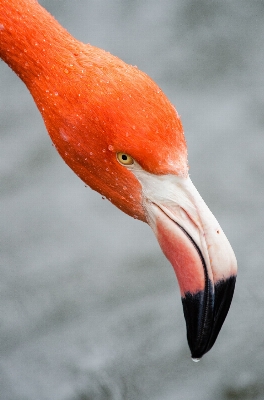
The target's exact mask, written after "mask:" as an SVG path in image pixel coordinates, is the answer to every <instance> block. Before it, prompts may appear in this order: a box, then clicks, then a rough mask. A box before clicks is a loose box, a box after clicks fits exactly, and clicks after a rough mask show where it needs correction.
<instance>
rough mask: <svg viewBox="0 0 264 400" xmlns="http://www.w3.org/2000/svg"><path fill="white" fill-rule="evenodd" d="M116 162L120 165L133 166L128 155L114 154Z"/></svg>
mask: <svg viewBox="0 0 264 400" xmlns="http://www.w3.org/2000/svg"><path fill="white" fill-rule="evenodd" d="M116 158H117V161H119V162H120V164H122V165H132V164H134V159H133V157H131V156H130V155H129V154H126V153H122V152H118V153H116Z"/></svg>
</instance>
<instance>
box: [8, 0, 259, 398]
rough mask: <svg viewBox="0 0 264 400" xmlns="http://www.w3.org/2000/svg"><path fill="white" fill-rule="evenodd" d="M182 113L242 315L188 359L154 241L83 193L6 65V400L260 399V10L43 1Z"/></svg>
mask: <svg viewBox="0 0 264 400" xmlns="http://www.w3.org/2000/svg"><path fill="white" fill-rule="evenodd" d="M41 4H43V5H44V6H45V7H46V8H47V9H48V10H49V11H50V12H51V13H52V14H53V15H55V17H56V18H57V19H58V20H59V21H60V22H61V23H62V24H63V25H64V26H65V27H66V28H67V29H68V30H69V31H70V32H71V33H72V34H73V35H74V36H75V37H77V38H78V39H80V40H82V41H83V42H90V43H91V44H93V45H96V46H98V47H102V48H104V49H106V50H108V51H110V52H111V53H113V54H115V55H117V56H119V57H120V58H122V59H124V60H125V61H126V62H128V63H132V64H134V65H137V66H138V67H139V68H140V69H142V70H144V71H145V72H147V73H148V74H149V75H150V76H151V77H152V78H153V79H154V80H155V81H157V83H158V84H159V85H160V86H161V88H162V89H163V90H164V91H165V93H166V94H167V95H168V97H169V98H170V99H171V101H172V102H173V103H174V104H175V105H176V107H177V110H178V112H179V113H180V115H181V117H182V121H183V124H184V127H185V133H186V138H187V142H188V149H189V163H190V174H191V177H192V180H193V181H194V183H195V185H196V187H197V188H198V190H199V191H200V193H201V195H202V196H203V197H204V199H205V201H206V203H207V204H208V205H209V207H210V208H211V210H212V211H213V212H214V214H215V215H216V217H217V218H218V220H219V222H220V224H221V225H222V228H223V229H224V231H225V233H226V235H227V237H228V238H229V240H230V242H231V243H232V246H233V248H234V250H235V253H236V256H237V258H238V263H239V276H238V282H237V287H236V292H235V297H234V301H233V304H232V307H231V310H230V312H229V315H228V318H227V320H226V322H225V324H224V327H223V329H222V331H221V333H220V335H219V337H218V340H217V343H216V345H215V346H214V348H213V349H212V350H211V351H210V353H209V354H207V355H206V356H205V357H204V358H203V359H202V360H201V361H200V362H199V363H194V362H192V361H191V358H190V354H189V350H188V347H187V341H186V338H185V322H184V318H183V314H182V307H181V301H180V295H179V290H178V287H177V282H176V279H175V277H174V273H173V271H172V268H171V267H170V265H169V263H168V262H167V261H166V260H165V258H164V256H163V255H162V254H161V250H160V249H159V246H158V244H157V243H156V240H155V238H154V236H153V234H152V232H151V230H150V229H149V227H148V226H147V225H145V224H143V223H140V222H138V221H134V220H133V219H132V218H129V217H128V216H126V215H123V214H122V213H121V212H120V211H118V210H117V209H115V208H114V207H113V206H112V205H111V204H110V203H108V202H107V201H103V200H102V198H101V196H99V195H98V194H97V193H95V192H92V191H91V190H90V189H89V188H85V186H84V184H83V183H82V182H81V181H80V180H78V178H77V177H76V176H75V175H74V174H73V172H72V171H71V170H70V169H69V168H68V167H67V166H66V165H65V164H64V162H63V161H62V160H61V159H60V158H59V156H58V155H57V153H56V151H55V149H54V147H52V145H51V142H50V139H49V137H48V135H47V133H46V131H45V128H44V125H43V122H42V120H41V117H40V115H39V113H38V111H37V109H36V107H35V105H34V103H33V100H32V99H31V97H30V95H29V93H28V92H27V89H26V88H25V87H24V85H23V84H22V83H21V82H20V81H19V79H18V78H17V77H16V76H15V75H14V74H13V72H12V71H11V70H9V69H8V67H7V66H6V65H5V64H4V63H3V62H1V63H0V114H1V115H0V134H1V147H0V196H1V202H0V207H1V209H0V216H1V227H0V246H1V265H0V268H1V270H0V274H1V279H0V353H1V357H0V392H1V394H0V398H1V399H3V400H36V399H38V400H50V399H52V400H53V399H56V400H88V399H89V400H110V399H111V400H121V399H125V400H161V399H162V400H175V399H177V400H181V399H183V400H185V399H186V400H187V399H188V400H193V399H195V400H202V399H203V400H204V399H216V400H218V399H219V400H220V399H227V400H228V399H230V400H233V399H242V400H244V399H263V398H264V383H263V376H264V291H263V280H264V268H263V266H264V246H263V243H264V211H263V210H264V163H263V158H264V157H263V153H264V118H263V106H264V72H263V71H264V40H263V38H264V2H263V1H260V0H259V1H257V0H253V1H246V0H232V1H222V2H219V1H210V2H209V1H203V0H202V1H194V0H192V1H191V0H177V1H175V0H163V1H151V0H144V1H132V0H131V1H121V0H113V1H109V0H89V1H85V0H78V1H71V0H67V1H66V0H65V1H64V0H63V1H52V0H49V1H48V0H45V1H44V0H43V1H41Z"/></svg>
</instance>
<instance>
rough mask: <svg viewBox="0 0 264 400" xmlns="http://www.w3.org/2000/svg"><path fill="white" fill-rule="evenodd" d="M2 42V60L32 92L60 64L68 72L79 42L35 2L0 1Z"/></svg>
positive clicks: (0, 47) (0, 45) (0, 50)
mask: <svg viewBox="0 0 264 400" xmlns="http://www.w3.org/2000/svg"><path fill="white" fill-rule="evenodd" d="M0 41H1V43H0V57H1V58H2V59H3V60H4V61H5V62H6V63H7V64H8V65H9V66H10V67H11V68H12V69H13V71H14V72H15V73H16V74H17V75H18V76H19V77H20V78H21V79H22V80H23V82H24V83H25V84H26V85H27V86H28V88H29V89H30V88H31V87H33V86H34V85H37V82H38V81H40V80H45V79H49V77H48V76H45V71H47V70H48V69H49V70H50V69H58V61H60V64H61V63H63V61H64V60H65V64H64V68H65V71H66V70H67V64H68V63H69V59H70V58H71V57H74V48H75V47H76V42H77V41H76V40H75V39H74V38H73V37H72V36H71V35H70V34H69V33H68V32H67V31H66V30H65V29H64V28H62V27H61V26H60V24H59V23H58V22H57V21H56V20H55V19H54V18H53V17H52V16H51V15H50V14H49V13H48V12H47V11H46V10H45V9H44V8H43V7H41V6H40V5H39V4H38V3H37V1H35V0H15V1H14V0H0ZM60 66H61V65H59V67H60ZM53 75H54V74H53Z"/></svg>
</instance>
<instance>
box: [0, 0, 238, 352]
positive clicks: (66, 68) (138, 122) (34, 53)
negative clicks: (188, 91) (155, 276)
mask: <svg viewBox="0 0 264 400" xmlns="http://www.w3.org/2000/svg"><path fill="white" fill-rule="evenodd" d="M0 57H1V58H2V59H3V60H4V61H5V62H6V63H7V64H8V65H9V66H10V67H11V68H12V70H13V71H14V72H15V73H16V74H17V75H18V76H19V77H20V78H21V80H22V81H23V82H24V83H25V84H26V86H27V88H28V90H29V91H30V93H31V95H32V96H33V99H34V101H35V103H36V105H37V107H38V109H39V111H40V113H41V115H42V117H43V120H44V123H45V125H46V128H47V131H48V133H49V135H50V137H51V140H52V141H53V143H54V145H55V147H56V149H57V151H58V152H59V154H60V155H61V157H62V158H63V159H64V161H65V162H66V164H67V165H68V166H69V167H70V168H71V169H72V170H73V171H74V172H75V173H76V174H77V175H78V176H79V177H80V178H81V179H82V180H83V181H84V182H85V183H86V184H87V185H89V186H90V187H91V188H92V189H94V190H96V191H97V192H99V193H101V194H102V195H103V196H104V197H106V198H107V199H108V200H110V202H112V203H113V204H114V205H115V206H117V207H118V208H119V209H120V210H122V211H123V212H125V213H127V214H128V215H130V216H132V217H134V218H136V219H139V220H141V221H143V222H147V223H148V224H149V225H150V227H151V228H152V230H153V231H154V233H155V235H156V237H157V240H158V242H159V244H160V247H161V249H162V251H163V253H164V254H165V256H166V257H167V259H168V260H169V261H170V263H171V265H172V267H173V268H174V270H175V273H176V277H177V280H178V284H179V288H180V294H181V299H182V304H183V312H184V316H185V320H186V328H187V340H188V344H189V347H190V351H191V356H192V357H193V358H194V359H200V358H201V357H202V356H203V355H204V354H205V353H206V352H208V351H209V350H210V349H211V348H212V346H213V345H214V343H215V340H216V338H217V336H218V333H219V331H220V329H221V327H222V324H223V322H224V320H225V318H226V315H227V313H228V310H229V307H230V304H231V301H232V297H233V292H234V287H235V281H236V273H237V263H236V258H235V255H234V252H233V250H232V248H231V245H230V244H229V242H228V240H227V238H226V236H225V234H224V233H223V231H222V229H221V227H220V226H219V224H218V222H217V220H216V219H215V217H214V216H213V214H212V213H211V212H210V210H209V208H208V207H207V206H206V204H205V203H204V201H203V199H202V198H201V196H200V195H199V193H198V191H197V190H196V188H195V186H194V185H193V183H192V181H191V179H190V177H189V175H188V162H187V147H186V142H185V138H184V132H183V127H182V124H181V121H180V118H179V115H178V113H177V111H176V109H175V108H174V106H173V105H172V104H171V103H170V101H169V100H168V99H167V97H166V96H165V94H164V93H163V92H162V91H161V89H160V88H159V87H158V86H157V85H156V84H155V83H154V82H153V81H152V80H151V79H150V78H149V77H148V76H147V75H146V74H145V73H143V72H141V71H140V70H139V69H138V68H136V67H134V66H131V65H128V64H126V63H125V62H123V61H122V60H120V59H119V58H117V57H115V56H113V55H111V54H109V53H108V52H106V51H104V50H102V49H99V48H96V47H94V46H92V45H90V44H84V43H81V42H79V41H78V40H76V39H75V38H73V37H72V36H71V35H70V34H69V33H68V32H67V31H66V30H65V29H64V28H63V27H62V26H61V25H60V24H59V23H58V22H57V21H56V20H55V19H54V18H53V17H52V16H51V15H50V14H49V13H48V12H47V11H46V10H45V9H44V8H43V7H41V6H40V5H39V4H38V3H37V1H35V0H0Z"/></svg>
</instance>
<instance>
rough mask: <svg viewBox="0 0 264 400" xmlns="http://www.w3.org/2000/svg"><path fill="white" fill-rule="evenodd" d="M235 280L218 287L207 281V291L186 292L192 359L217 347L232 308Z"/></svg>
mask: <svg viewBox="0 0 264 400" xmlns="http://www.w3.org/2000/svg"><path fill="white" fill-rule="evenodd" d="M235 282H236V277H235V276H231V277H230V278H228V279H225V280H221V281H219V282H217V283H216V284H215V286H214V287H213V284H212V283H211V282H210V281H208V285H207V287H206V289H205V290H202V291H199V292H197V293H195V294H192V293H190V292H187V293H185V296H184V297H183V298H182V304H183V312H184V317H185V320H186V328H187V340H188V344H189V347H190V350H191V355H192V358H193V359H195V360H197V359H200V358H201V357H202V356H203V355H204V354H205V353H207V352H208V351H209V350H210V349H211V348H212V347H213V345H214V343H215V341H216V339H217V336H218V334H219V332H220V330H221V328H222V325H223V323H224V321H225V318H226V316H227V313H228V310H229V308H230V305H231V302H232V298H233V294H234V289H235Z"/></svg>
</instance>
